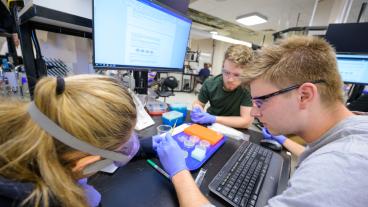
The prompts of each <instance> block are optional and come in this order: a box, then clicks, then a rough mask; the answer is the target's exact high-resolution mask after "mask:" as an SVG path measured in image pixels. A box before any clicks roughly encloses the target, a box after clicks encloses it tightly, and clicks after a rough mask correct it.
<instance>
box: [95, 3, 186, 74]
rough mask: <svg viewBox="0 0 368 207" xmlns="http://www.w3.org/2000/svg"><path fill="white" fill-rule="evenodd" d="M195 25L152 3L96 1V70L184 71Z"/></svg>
mask: <svg viewBox="0 0 368 207" xmlns="http://www.w3.org/2000/svg"><path fill="white" fill-rule="evenodd" d="M191 24H192V21H191V20H190V19H189V18H187V17H185V16H184V15H183V14H180V13H178V12H176V11H174V10H172V9H169V8H168V7H166V6H163V5H162V4H160V3H157V2H155V1H151V0H114V1H104V0H94V1H93V47H94V48H93V49H94V55H93V63H94V67H95V68H96V69H103V68H105V69H129V70H138V71H142V70H143V71H147V70H153V71H178V72H181V71H182V70H183V65H184V57H185V53H186V48H187V44H188V39H189V33H190V28H191Z"/></svg>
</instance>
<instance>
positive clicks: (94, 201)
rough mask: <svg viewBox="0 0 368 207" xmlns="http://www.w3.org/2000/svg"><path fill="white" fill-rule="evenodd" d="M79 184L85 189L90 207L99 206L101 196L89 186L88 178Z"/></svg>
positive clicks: (81, 180) (79, 181)
mask: <svg viewBox="0 0 368 207" xmlns="http://www.w3.org/2000/svg"><path fill="white" fill-rule="evenodd" d="M78 184H79V185H80V186H81V187H82V188H83V190H84V192H85V194H86V197H87V201H88V204H89V206H91V207H96V206H98V204H99V203H100V202H101V194H100V193H99V192H98V191H97V190H96V189H95V188H94V187H93V186H92V185H88V184H87V178H83V179H80V180H78Z"/></svg>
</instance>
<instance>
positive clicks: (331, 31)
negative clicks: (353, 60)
mask: <svg viewBox="0 0 368 207" xmlns="http://www.w3.org/2000/svg"><path fill="white" fill-rule="evenodd" d="M367 37H368V22H364V23H343V24H330V25H328V28H327V32H326V36H325V38H326V40H327V41H328V42H329V43H330V44H332V45H333V46H334V48H335V50H336V52H339V53H368V41H367Z"/></svg>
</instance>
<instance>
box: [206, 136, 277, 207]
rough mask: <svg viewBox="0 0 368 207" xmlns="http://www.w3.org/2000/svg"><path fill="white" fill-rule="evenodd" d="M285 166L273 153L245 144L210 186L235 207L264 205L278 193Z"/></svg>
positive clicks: (211, 189) (254, 145) (257, 146)
mask: <svg viewBox="0 0 368 207" xmlns="http://www.w3.org/2000/svg"><path fill="white" fill-rule="evenodd" d="M282 163H283V159H282V158H281V156H280V155H278V154H276V153H274V152H272V151H271V150H268V149H265V148H263V147H261V146H259V145H256V144H252V143H250V142H244V143H242V145H241V146H240V147H239V148H238V150H237V151H236V152H235V153H234V154H233V156H232V157H231V158H230V159H229V160H228V161H227V162H226V164H225V165H224V167H223V168H222V169H221V170H220V172H219V173H217V175H216V176H215V177H214V179H213V180H212V181H211V183H210V184H209V186H208V187H209V189H210V191H211V192H213V193H215V194H216V195H218V196H220V197H221V198H222V199H224V200H225V201H227V202H228V203H230V204H231V205H232V206H241V207H244V206H247V207H253V206H264V205H266V203H267V200H268V199H269V198H271V197H273V196H274V195H276V193H277V184H278V180H279V178H280V176H281V170H282Z"/></svg>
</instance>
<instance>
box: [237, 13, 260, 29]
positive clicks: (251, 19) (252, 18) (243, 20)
mask: <svg viewBox="0 0 368 207" xmlns="http://www.w3.org/2000/svg"><path fill="white" fill-rule="evenodd" d="M236 21H237V22H239V23H240V24H244V25H245V26H252V25H256V24H263V23H266V22H267V17H265V16H263V15H261V14H259V13H251V14H246V15H242V16H239V17H237V18H236Z"/></svg>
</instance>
